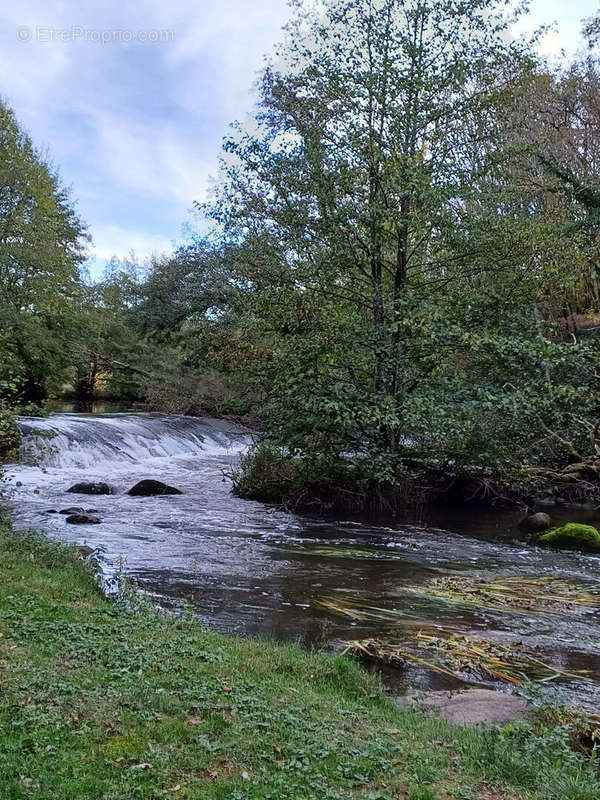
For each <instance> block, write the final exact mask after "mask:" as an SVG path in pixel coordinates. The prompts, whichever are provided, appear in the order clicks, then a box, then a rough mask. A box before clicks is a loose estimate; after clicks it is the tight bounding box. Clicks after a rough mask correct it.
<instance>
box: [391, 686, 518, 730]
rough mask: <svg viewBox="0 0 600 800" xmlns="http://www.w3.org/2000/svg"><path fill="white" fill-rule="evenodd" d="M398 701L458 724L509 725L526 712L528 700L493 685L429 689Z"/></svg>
mask: <svg viewBox="0 0 600 800" xmlns="http://www.w3.org/2000/svg"><path fill="white" fill-rule="evenodd" d="M396 705H398V706H399V707H400V708H409V709H411V710H421V711H425V712H428V713H432V714H437V715H439V716H440V717H442V719H445V720H447V721H448V722H452V723H454V724H456V725H478V724H479V723H487V724H492V725H506V724H507V723H508V722H514V721H515V720H517V719H522V718H523V717H525V716H526V714H527V701H526V700H524V699H523V698H522V697H516V696H515V695H514V694H505V693H504V692H495V691H493V690H491V689H469V690H468V691H466V692H427V693H426V694H425V695H422V696H418V695H413V696H407V697H398V698H396Z"/></svg>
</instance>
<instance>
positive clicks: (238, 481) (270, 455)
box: [233, 441, 303, 503]
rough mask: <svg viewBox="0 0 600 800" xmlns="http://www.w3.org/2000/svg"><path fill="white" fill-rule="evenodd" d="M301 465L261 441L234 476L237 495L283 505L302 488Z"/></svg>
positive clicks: (269, 443) (251, 450)
mask: <svg viewBox="0 0 600 800" xmlns="http://www.w3.org/2000/svg"><path fill="white" fill-rule="evenodd" d="M301 468H302V462H301V461H300V460H297V459H294V458H292V457H290V456H289V455H287V454H286V453H285V452H284V451H283V450H282V448H281V447H277V446H276V445H275V444H273V443H272V442H269V441H262V442H260V443H259V444H256V445H255V446H254V447H252V448H251V449H250V450H249V451H248V453H247V454H246V455H245V456H244V458H243V459H242V461H241V464H240V467H239V469H238V470H236V471H235V472H234V474H233V488H234V493H235V494H236V495H238V497H246V498H252V499H253V500H260V501H261V502H263V503H280V502H281V501H282V500H283V498H285V497H286V496H287V495H289V494H291V493H292V492H294V491H296V490H297V489H299V488H300V486H301V484H302V482H303V477H302V469H301Z"/></svg>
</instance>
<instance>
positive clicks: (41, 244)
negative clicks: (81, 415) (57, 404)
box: [0, 102, 85, 402]
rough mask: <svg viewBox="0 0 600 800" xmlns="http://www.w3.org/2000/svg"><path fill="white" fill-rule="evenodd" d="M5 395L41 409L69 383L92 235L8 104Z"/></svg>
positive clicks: (1, 329) (0, 200) (2, 309)
mask: <svg viewBox="0 0 600 800" xmlns="http://www.w3.org/2000/svg"><path fill="white" fill-rule="evenodd" d="M0 186H1V187H2V189H1V191H0V226H1V228H2V237H1V238H0V395H3V396H5V397H6V396H11V395H16V396H17V397H19V398H23V399H25V400H32V401H34V402H40V401H41V400H43V399H44V397H45V396H46V394H47V393H48V391H51V390H53V389H56V388H58V387H60V385H61V383H62V381H64V380H65V379H66V378H67V377H68V369H69V366H70V356H71V353H72V351H73V343H74V335H75V325H74V322H75V320H74V317H75V300H76V298H77V295H78V293H79V290H80V287H79V273H78V265H79V263H80V262H81V260H82V257H83V244H84V241H85V229H84V227H83V224H82V223H81V221H80V220H79V218H78V216H77V214H76V212H75V210H74V208H73V203H72V201H71V199H70V197H69V194H68V192H67V191H66V190H65V189H64V187H63V186H62V185H61V183H60V180H59V178H58V176H57V175H56V173H55V172H54V171H53V170H52V169H51V167H50V166H49V165H48V163H47V162H46V161H45V159H44V158H43V157H42V156H41V155H40V153H39V152H38V151H37V150H36V149H35V148H34V146H33V144H32V143H31V141H30V139H29V137H28V136H27V135H26V134H25V133H24V132H23V131H22V130H21V129H20V127H19V125H18V123H17V121H16V120H15V117H14V114H13V112H12V111H11V110H10V109H9V108H8V107H7V106H6V105H5V104H4V103H3V102H0Z"/></svg>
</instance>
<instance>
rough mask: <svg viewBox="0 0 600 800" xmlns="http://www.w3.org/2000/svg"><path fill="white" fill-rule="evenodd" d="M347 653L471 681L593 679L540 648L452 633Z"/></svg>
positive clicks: (350, 646) (371, 643)
mask: <svg viewBox="0 0 600 800" xmlns="http://www.w3.org/2000/svg"><path fill="white" fill-rule="evenodd" d="M411 648H415V649H416V652H415V649H411ZM344 653H346V654H349V655H352V656H356V657H358V658H361V659H363V660H368V661H371V662H375V663H380V664H386V665H395V666H405V665H406V663H407V662H412V663H416V664H419V665H421V666H424V667H426V668H427V669H430V670H432V671H434V672H438V673H442V674H444V675H448V676H450V677H452V678H455V679H456V680H459V681H464V682H468V683H472V682H477V683H482V682H483V683H489V682H498V681H499V682H501V683H510V684H513V685H515V686H522V685H523V684H524V683H525V681H526V680H527V679H529V680H535V681H539V682H544V683H546V682H548V681H552V680H556V679H562V680H576V681H590V680H592V678H591V677H590V676H591V672H590V671H589V670H578V671H576V672H570V671H567V670H564V669H562V668H560V667H558V666H556V665H554V664H549V663H547V662H546V661H544V660H543V659H542V658H541V657H540V654H539V653H538V651H537V649H535V648H527V647H525V646H524V645H522V644H520V643H516V644H515V643H511V644H501V643H498V642H489V641H484V640H476V639H471V638H470V637H469V636H464V635H462V634H457V633H455V632H453V631H436V632H435V633H426V632H424V631H419V632H418V633H417V634H416V636H415V637H414V639H413V641H412V642H408V643H407V641H402V642H398V641H394V640H391V639H366V640H364V641H353V642H348V643H347V646H346V648H345V650H344ZM430 654H431V655H430Z"/></svg>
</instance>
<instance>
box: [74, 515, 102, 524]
mask: <svg viewBox="0 0 600 800" xmlns="http://www.w3.org/2000/svg"><path fill="white" fill-rule="evenodd" d="M67 522H68V523H69V525H100V523H101V522H102V520H101V519H100V517H94V516H93V515H92V514H71V516H70V517H67Z"/></svg>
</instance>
